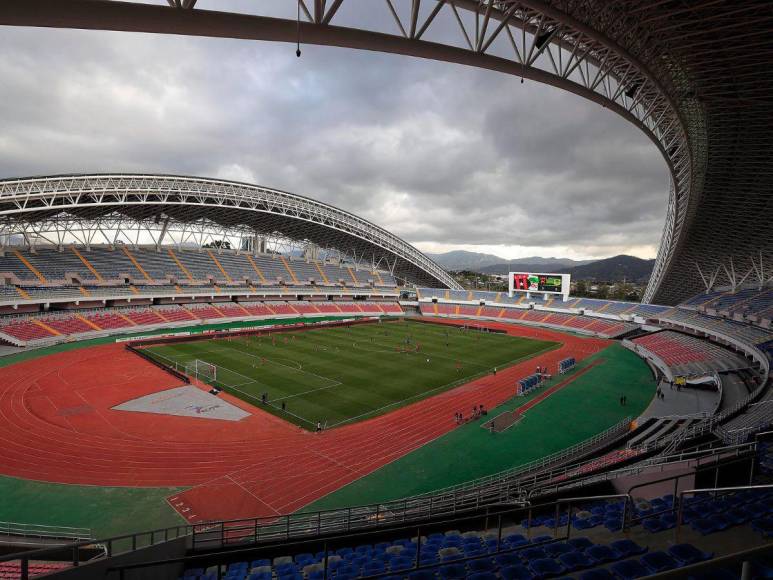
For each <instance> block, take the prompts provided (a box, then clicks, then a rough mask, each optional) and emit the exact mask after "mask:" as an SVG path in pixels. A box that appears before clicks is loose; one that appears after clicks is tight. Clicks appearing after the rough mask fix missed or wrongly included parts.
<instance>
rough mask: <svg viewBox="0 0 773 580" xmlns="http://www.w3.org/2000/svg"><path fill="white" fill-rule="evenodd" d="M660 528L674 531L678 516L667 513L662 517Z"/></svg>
mask: <svg viewBox="0 0 773 580" xmlns="http://www.w3.org/2000/svg"><path fill="white" fill-rule="evenodd" d="M660 527H661V529H663V530H672V529H674V528H675V527H676V514H674V513H672V512H667V513H665V514H662V515H661V516H660Z"/></svg>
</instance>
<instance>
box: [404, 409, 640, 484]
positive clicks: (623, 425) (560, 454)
mask: <svg viewBox="0 0 773 580" xmlns="http://www.w3.org/2000/svg"><path fill="white" fill-rule="evenodd" d="M631 420H632V419H631V417H630V416H628V417H625V418H624V419H622V420H620V421H618V422H617V423H615V424H614V425H612V426H611V427H609V428H608V429H606V430H605V431H602V432H601V433H597V434H596V435H594V436H593V437H590V438H589V439H586V440H585V441H580V442H579V443H576V444H574V445H572V446H571V447H567V448H565V449H562V450H560V451H557V452H555V453H552V454H551V455H546V456H544V457H541V458H539V459H535V460H533V461H530V462H529V463H526V464H524V465H519V466H518V467H513V468H511V469H506V470H503V471H499V472H497V473H493V474H491V475H485V476H483V477H478V478H476V479H471V480H469V481H465V482H463V483H459V484H456V485H450V486H447V487H443V488H440V489H437V490H434V491H431V492H426V493H423V494H419V495H415V496H411V497H412V498H419V497H426V496H429V495H442V494H445V493H453V492H455V491H459V490H463V489H470V488H472V487H478V486H480V485H484V484H486V483H489V482H495V481H502V480H504V479H510V478H513V477H515V476H518V475H521V474H524V473H528V472H530V471H534V470H535V469H539V468H540V467H544V466H546V465H549V464H551V463H555V462H557V461H559V460H561V459H563V458H565V457H569V456H571V455H574V454H576V453H577V452H578V451H580V450H585V449H590V448H591V447H593V446H594V445H595V444H596V443H599V442H600V441H602V440H604V439H607V438H608V437H609V436H610V435H613V434H619V433H623V432H625V431H626V430H627V429H628V427H629V426H630V424H631Z"/></svg>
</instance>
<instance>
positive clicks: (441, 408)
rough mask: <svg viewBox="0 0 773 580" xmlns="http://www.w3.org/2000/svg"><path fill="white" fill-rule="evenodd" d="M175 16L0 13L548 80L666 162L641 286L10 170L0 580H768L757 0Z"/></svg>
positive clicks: (279, 207)
mask: <svg viewBox="0 0 773 580" xmlns="http://www.w3.org/2000/svg"><path fill="white" fill-rule="evenodd" d="M349 1H350V2H352V1H353V0H349ZM196 4H197V3H196V0H169V1H168V3H161V2H156V3H140V2H119V1H114V0H105V1H101V0H100V1H97V0H56V1H53V0H6V1H5V2H3V4H2V5H1V6H0V25H2V26H4V27H5V26H28V27H43V28H73V29H92V30H111V31H120V32H127V33H131V32H146V33H156V34H178V35H191V36H204V37H216V38H232V39H241V40H269V41H279V42H292V43H295V42H299V40H300V39H301V38H302V39H303V42H304V43H305V44H317V45H328V46H336V47H341V48H342V49H362V50H371V51H379V52H384V53H392V54H398V55H406V56H415V57H421V58H424V59H431V60H437V61H442V62H446V63H456V64H464V65H468V66H472V67H479V68H483V69H488V70H491V71H496V72H500V73H503V74H508V75H515V76H519V77H520V78H521V79H527V80H530V81H532V80H533V81H537V82H540V83H545V84H548V85H551V86H553V87H556V88H557V89H562V90H565V91H568V92H570V93H573V94H574V95H576V96H577V97H578V98H584V99H586V100H589V101H591V102H593V103H596V104H599V105H601V106H603V107H605V108H607V109H609V112H610V113H616V114H617V115H618V116H620V117H622V118H623V119H625V120H627V121H629V122H630V123H632V124H633V125H634V126H635V127H637V128H638V129H639V130H641V131H642V132H643V133H644V134H645V135H646V136H647V137H648V138H649V139H650V140H651V141H652V142H653V143H654V144H655V146H656V147H657V149H658V151H659V152H660V153H661V154H662V156H663V159H664V162H665V165H666V166H667V168H668V172H669V175H670V192H669V197H668V208H667V212H666V223H665V225H664V229H663V234H662V237H661V240H660V247H659V251H658V254H657V259H656V262H655V266H654V269H653V272H652V275H651V277H650V279H649V282H648V284H647V287H646V291H645V293H644V297H643V300H642V301H641V302H625V301H616V300H606V299H597V298H586V297H575V296H573V295H572V294H571V292H570V288H571V282H570V278H569V275H568V274H561V273H553V272H531V271H530V272H510V273H509V274H508V282H509V284H510V291H509V292H508V291H499V292H492V291H483V290H473V289H467V288H463V287H462V286H461V285H460V284H459V282H458V281H457V280H456V279H455V278H454V277H453V276H452V275H451V274H450V273H449V272H447V271H446V270H445V269H444V268H443V267H442V266H440V265H439V264H438V263H436V262H435V261H433V260H432V259H431V258H430V257H428V256H427V255H426V254H425V253H423V252H422V251H420V250H419V249H417V248H416V247H414V246H413V245H412V244H410V243H408V242H407V241H405V240H403V239H401V237H399V236H397V235H395V234H394V233H392V232H390V231H388V230H387V229H385V228H383V227H381V226H379V225H378V224H377V223H373V222H372V221H369V220H367V219H364V218H363V217H360V216H358V215H356V214H355V213H352V212H350V211H347V209H346V208H338V207H335V206H333V205H330V204H327V203H323V202H321V201H317V200H316V199H314V192H297V193H296V192H292V193H291V192H286V191H280V190H276V189H271V188H270V187H267V186H263V185H257V184H253V183H243V182H237V181H232V180H225V179H216V178H210V177H200V176H193V175H165V174H153V173H148V174H139V173H131V172H126V173H109V174H108V173H98V174H83V173H73V174H62V175H50V176H33V177H6V178H2V179H0V277H2V280H3V283H2V284H1V285H0V417H2V420H0V489H1V492H2V498H3V500H2V502H0V503H1V504H2V507H0V519H2V520H5V521H3V522H0V546H1V547H2V550H3V551H2V552H1V553H0V578H9V579H10V578H13V579H16V578H21V579H24V580H26V579H27V578H32V577H44V576H45V577H49V576H50V577H62V578H121V579H124V578H163V579H166V578H170V579H174V578H183V579H185V580H216V579H217V580H219V579H220V578H227V579H229V580H242V579H245V578H246V579H249V580H275V579H276V580H296V579H297V580H326V579H328V578H333V579H340V580H352V579H354V578H391V579H398V578H408V579H411V580H425V579H426V580H435V579H460V578H473V579H474V580H498V579H503V580H511V579H520V578H523V579H528V578H553V577H556V578H557V577H572V578H582V579H583V580H592V579H596V578H600V579H604V578H638V577H645V576H657V577H662V578H688V577H690V578H741V577H743V578H756V577H759V578H763V577H769V575H770V574H771V572H772V571H773V552H772V551H771V547H772V546H773V544H771V538H773V430H772V427H773V390H771V389H772V388H773V386H772V385H771V373H770V366H771V360H773V275H771V268H773V263H772V260H773V219H772V216H773V206H772V202H771V199H773V198H772V197H771V187H773V183H772V180H771V167H773V149H772V148H771V147H770V127H771V126H773V100H772V99H771V96H770V94H771V88H772V87H771V86H770V85H771V82H773V81H771V78H773V77H771V75H770V74H769V73H770V72H771V68H773V47H771V45H770V41H769V38H770V37H771V35H773V27H772V26H771V22H773V13H772V12H771V7H770V5H769V4H768V3H767V2H756V1H753V0H749V1H744V2H739V3H729V2H713V3H712V2H708V3H693V2H684V3H683V2H671V1H669V2H658V3H650V2H639V1H636V0H631V1H625V2H619V3H607V2H602V1H598V0H584V1H578V2H568V3H567V2H553V1H546V2H543V1H531V0H525V1H518V2H514V1H505V0H502V1H499V0H497V1H495V0H489V1H481V2H472V1H467V0H455V1H453V2H451V1H437V2H435V1H434V0H432V1H431V0H425V2H424V3H422V2H421V1H420V0H413V2H412V3H408V2H394V4H393V3H392V2H391V1H390V0H387V4H388V6H389V7H390V8H391V9H392V10H391V13H392V15H393V16H394V23H393V24H395V26H394V30H393V32H392V33H385V32H383V31H375V30H370V29H368V28H367V22H363V23H362V25H361V27H359V26H352V25H351V23H347V25H346V26H339V25H337V20H336V18H337V15H338V14H339V9H340V8H341V6H342V5H344V4H346V2H345V1H341V0H334V1H330V2H325V1H324V0H315V1H314V2H304V1H302V0H299V2H297V3H296V2H290V3H289V4H291V5H292V6H291V8H292V10H291V11H290V12H292V14H294V15H295V14H296V10H297V15H296V18H295V19H293V18H291V17H284V18H277V17H275V16H263V15H258V14H243V13H237V12H216V11H213V10H205V9H203V8H202V7H200V6H199V7H197V5H196ZM296 4H297V6H296ZM403 5H404V6H403ZM406 7H407V8H409V10H407V11H401V10H400V9H401V8H406ZM441 12H443V13H447V15H448V17H449V18H455V19H456V20H455V21H457V22H458V24H459V28H460V30H459V31H458V32H459V33H460V38H457V39H456V40H455V41H454V42H451V41H450V40H449V41H448V42H443V41H442V40H440V39H438V38H434V37H432V36H431V31H432V26H433V23H434V22H436V18H437V16H438V14H439V13H441ZM401 15H402V16H401ZM470 22H474V23H475V24H474V30H473V28H466V25H465V23H467V24H468V25H469V23H470ZM430 38H432V39H431V40H430ZM457 41H458V42H457ZM501 43H504V44H505V45H506V46H507V47H509V50H510V52H508V53H507V55H506V56H505V55H504V54H503V53H501V52H499V51H498V49H497V47H499V48H501ZM299 50H300V44H299ZM299 56H300V52H299ZM293 58H295V57H293ZM717 71H721V74H718V72H717ZM374 221H377V220H374Z"/></svg>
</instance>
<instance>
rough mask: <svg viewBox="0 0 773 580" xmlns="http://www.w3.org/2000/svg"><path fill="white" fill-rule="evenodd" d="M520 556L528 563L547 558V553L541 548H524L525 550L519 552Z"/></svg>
mask: <svg viewBox="0 0 773 580" xmlns="http://www.w3.org/2000/svg"><path fill="white" fill-rule="evenodd" d="M520 554H521V558H523V559H524V560H528V561H531V560H544V559H545V558H548V557H549V556H548V554H547V552H546V551H545V550H543V549H542V548H526V549H525V550H521V552H520Z"/></svg>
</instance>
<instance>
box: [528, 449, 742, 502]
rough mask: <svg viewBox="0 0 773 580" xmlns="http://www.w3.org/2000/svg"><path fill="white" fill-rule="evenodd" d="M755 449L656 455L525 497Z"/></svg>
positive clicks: (533, 491)
mask: <svg viewBox="0 0 773 580" xmlns="http://www.w3.org/2000/svg"><path fill="white" fill-rule="evenodd" d="M755 449H756V443H742V444H739V445H731V446H727V447H719V448H709V449H706V450H695V451H683V452H680V453H678V454H675V455H667V456H663V455H656V456H654V457H650V458H649V459H644V460H642V461H639V462H637V463H635V464H633V465H628V466H626V467H619V468H617V469H612V470H609V471H604V472H602V473H590V474H588V476H586V477H584V478H581V479H579V480H573V481H566V482H563V481H562V482H559V483H556V484H554V485H544V486H543V487H533V488H532V489H530V490H529V492H528V495H527V497H528V499H529V500H531V499H532V498H533V497H538V496H540V495H546V494H551V493H558V492H559V491H561V490H562V489H563V490H566V489H572V488H575V487H578V486H585V485H588V484H590V483H597V482H599V481H608V480H611V479H616V478H617V477H621V476H627V475H633V474H638V473H641V472H642V471H645V470H646V469H649V468H651V467H661V468H663V467H666V466H668V465H672V464H675V463H681V462H684V461H691V460H698V461H700V460H701V459H704V458H706V457H719V455H720V454H727V453H735V454H736V455H739V454H742V453H745V452H749V451H753V450H755ZM535 483H536V482H535Z"/></svg>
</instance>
